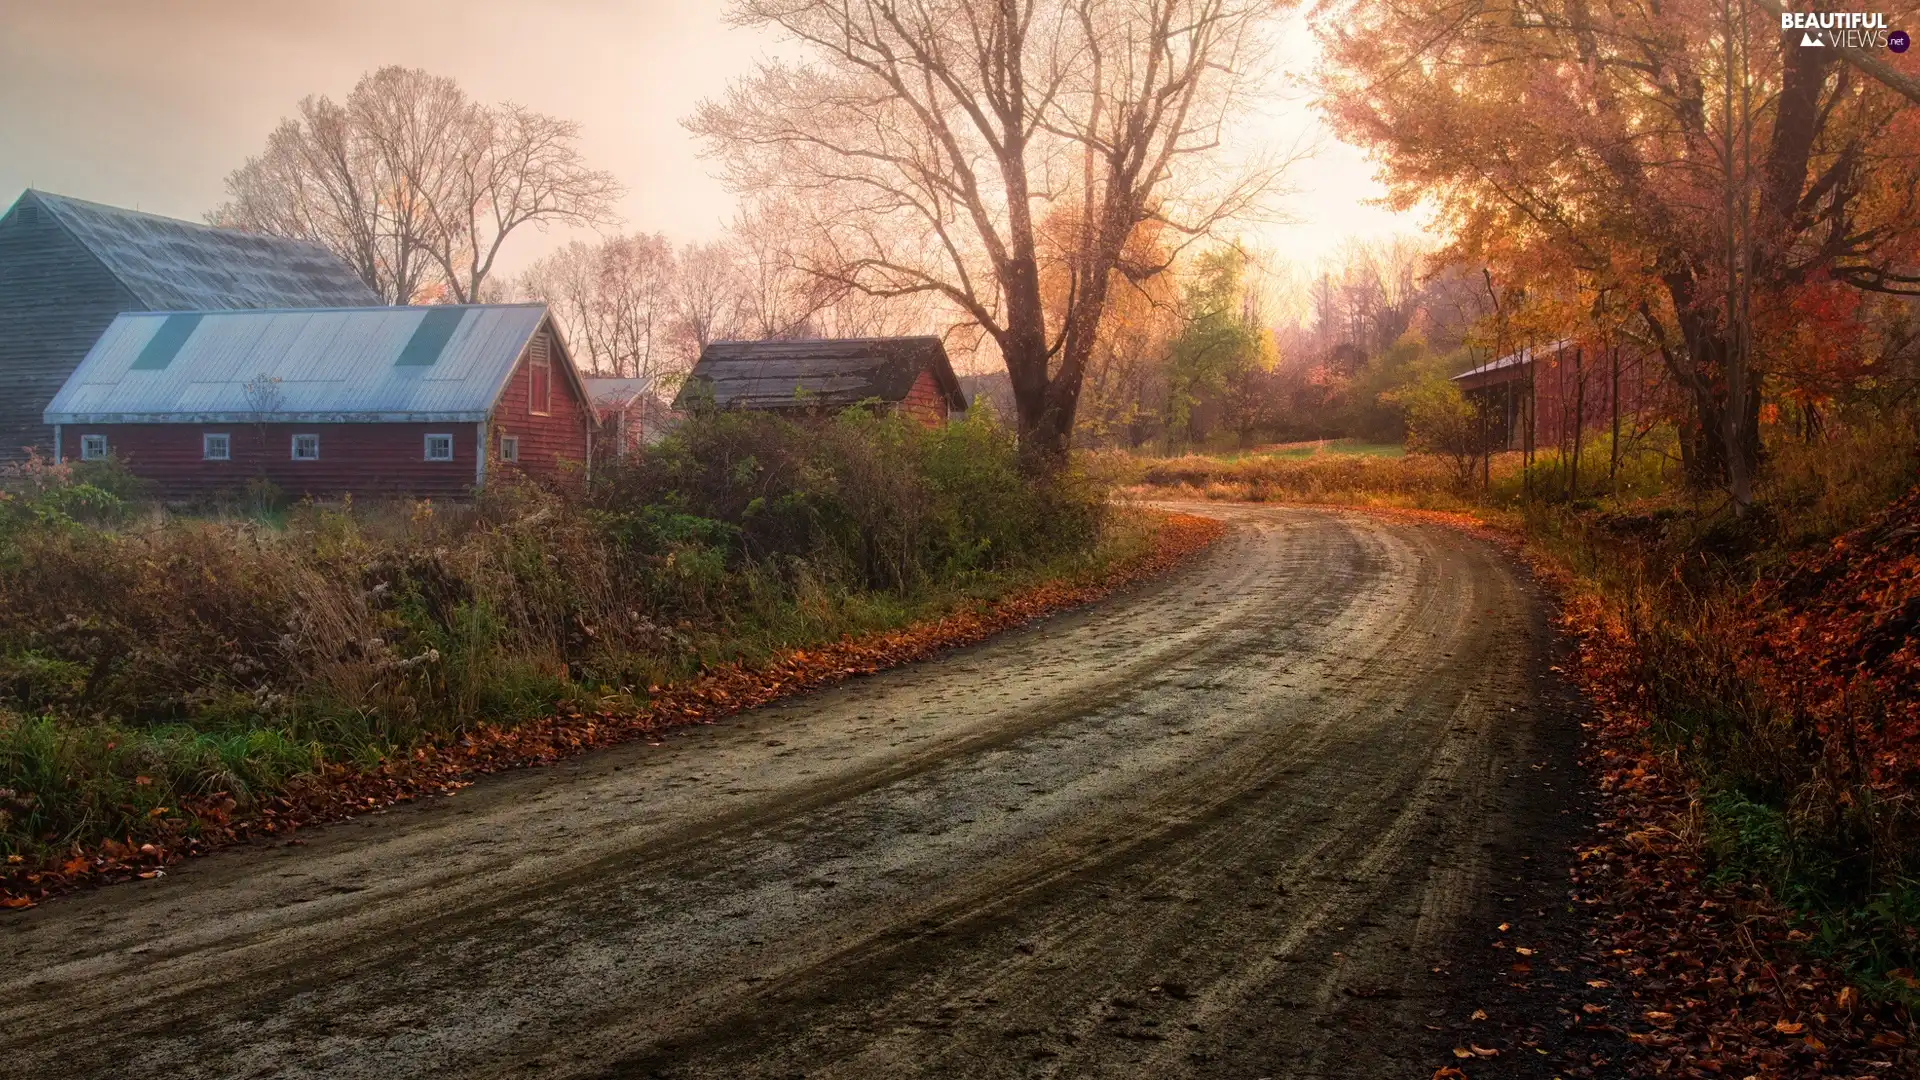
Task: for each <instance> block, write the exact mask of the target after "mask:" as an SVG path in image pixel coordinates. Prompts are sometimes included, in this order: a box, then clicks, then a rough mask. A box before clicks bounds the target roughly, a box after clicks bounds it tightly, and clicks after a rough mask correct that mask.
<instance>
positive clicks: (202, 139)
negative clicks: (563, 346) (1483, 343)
mask: <svg viewBox="0 0 1920 1080" xmlns="http://www.w3.org/2000/svg"><path fill="white" fill-rule="evenodd" d="M724 9H725V4H724V3H722V2H721V0H540V2H527V0H521V2H512V0H405V2H394V0H0V12H3V13H4V14H5V16H6V19H5V26H6V32H5V33H4V34H0V200H4V202H0V207H3V206H4V205H6V204H8V203H11V202H12V200H13V198H14V197H15V196H16V195H18V193H19V191H20V189H22V188H25V187H29V186H32V187H38V188H42V189H45V190H48V191H54V192H60V193H62V194H67V195H73V196H77V197H79V198H85V199H92V200H95V201H98V202H105V203H111V204H115V205H120V206H131V207H137V208H139V209H142V210H147V211H151V212H154V213H159V214H168V215H171V216H174V217H181V218H187V219H190V220H196V221H197V220H200V219H201V218H202V216H203V215H204V214H205V213H206V212H207V211H208V210H209V209H211V208H212V207H214V206H215V205H217V204H218V203H220V202H221V201H222V198H223V188H222V180H223V178H224V177H225V176H226V174H227V173H228V172H230V171H231V170H232V169H233V168H234V167H235V166H237V165H239V164H240V163H241V162H242V161H243V160H244V159H245V158H246V157H247V156H248V155H249V154H251V153H253V152H255V151H257V150H258V149H259V148H260V146H261V145H262V144H263V143H264V142H265V140H266V136H267V133H268V132H269V131H270V130H271V129H272V128H273V127H274V125H275V124H276V123H278V122H279V120H280V119H281V118H282V117H284V116H287V115H289V114H290V113H291V112H292V111H293V106H294V103H295V102H297V101H298V100H299V99H300V98H301V97H303V96H305V95H307V94H327V95H329V96H331V97H333V98H335V99H336V100H338V99H340V98H343V97H345V95H346V93H347V91H348V90H349V89H350V88H351V87H352V85H353V83H354V81H355V80H356V79H357V78H359V76H360V75H361V74H363V73H364V72H366V71H369V70H371V69H373V68H376V67H379V66H381V65H384V64H405V65H408V66H411V67H422V68H426V69H427V70H429V71H432V72H435V73H436V74H445V75H451V76H453V77H454V78H455V79H456V80H458V81H459V82H460V84H461V85H462V86H463V87H465V88H466V90H467V91H468V92H469V93H470V94H472V95H473V96H474V97H476V98H479V99H481V100H487V101H501V100H512V101H516V102H519V103H521V104H524V105H527V106H529V107H531V108H535V109H538V110H540V111H542V112H547V113H552V114H554V115H556V116H562V117H567V118H570V119H574V120H577V121H579V122H580V123H581V125H582V128H583V130H582V140H583V146H584V149H585V152H586V154H587V156H588V158H589V159H590V160H591V161H592V162H593V163H594V164H595V165H597V166H599V167H601V168H605V169H609V170H611V171H612V172H613V173H614V174H615V175H616V176H618V177H619V178H620V180H621V182H622V183H624V184H625V185H626V186H627V188H628V195H627V197H626V199H625V201H624V202H623V203H622V204H621V207H620V209H621V212H622V214H623V215H624V217H625V222H624V223H623V227H624V228H626V229H635V230H646V231H649V232H665V233H667V234H668V235H669V236H672V237H674V238H676V239H679V240H688V239H697V238H703V237H707V236H711V235H713V234H714V233H716V232H718V230H719V229H720V227H721V225H722V223H723V222H724V221H725V220H726V219H727V218H728V217H729V216H731V214H732V211H733V199H732V196H731V195H730V194H729V193H728V192H727V191H726V190H725V189H724V188H723V187H722V186H721V185H720V184H719V183H718V182H717V181H716V180H714V179H713V177H712V175H711V172H712V166H711V163H709V162H707V161H704V160H702V159H701V157H700V156H699V147H698V146H697V145H696V144H695V142H694V140H693V139H692V138H691V137H690V136H689V135H688V134H687V133H686V131H685V130H684V129H682V128H681V126H680V120H681V118H682V117H684V116H686V115H687V114H688V113H689V112H690V111H692V109H693V106H694V104H695V103H696V102H698V101H699V100H700V99H701V98H703V97H708V96H712V95H714V94H717V93H718V92H719V91H720V90H721V89H722V88H723V87H724V86H725V85H726V82H727V81H728V79H729V78H731V77H733V76H735V75H737V74H740V73H742V72H744V71H745V70H747V68H748V67H749V66H750V65H751V64H752V62H753V61H754V60H755V59H756V58H758V57H759V56H761V55H763V54H764V53H765V52H766V51H767V50H768V49H769V48H770V47H772V43H771V42H769V41H768V40H766V39H763V38H759V37H756V36H755V35H754V34H753V33H751V32H749V31H745V30H740V29H736V28H733V27H731V26H729V25H727V23H726V21H725V19H724V18H723V17H722V13H723V11H724ZM1283 37H1284V39H1285V41H1286V43H1287V44H1286V46H1285V48H1286V53H1287V57H1286V59H1287V63H1288V64H1289V65H1290V66H1292V67H1294V68H1295V69H1296V70H1299V69H1304V67H1305V65H1307V64H1309V63H1310V62H1311V46H1310V44H1309V42H1308V38H1307V35H1306V34H1305V33H1304V32H1303V31H1300V30H1299V29H1298V28H1294V30H1293V32H1288V33H1285V34H1284V35H1283ZM1270 112H1271V114H1270V115H1268V116H1266V117H1263V118H1261V121H1260V123H1259V125H1258V126H1259V127H1260V128H1261V129H1263V131H1264V132H1265V133H1266V135H1267V137H1268V138H1270V139H1271V140H1272V141H1274V142H1275V143H1282V144H1284V143H1290V142H1292V141H1293V140H1294V139H1295V138H1297V137H1300V136H1302V135H1306V136H1308V137H1311V136H1312V135H1313V133H1314V132H1315V130H1316V129H1317V124H1316V122H1315V120H1314V117H1313V114H1312V112H1311V110H1310V108H1309V107H1308V106H1307V104H1306V103H1305V101H1304V100H1300V99H1297V98H1289V99H1288V100H1286V101H1284V102H1281V103H1278V104H1276V106H1275V107H1274V108H1273V109H1272V110H1271V111H1270ZM1329 142H1330V140H1329ZM1370 174H1371V169H1370V168H1369V167H1368V166H1367V165H1366V163H1365V162H1364V161H1362V160H1361V157H1360V155H1359V154H1358V153H1357V152H1356V151H1354V150H1352V149H1351V148H1348V147H1345V146H1340V145H1338V144H1332V145H1330V146H1328V147H1327V148H1326V149H1325V150H1324V151H1323V152H1322V153H1321V155H1320V156H1319V157H1318V158H1317V159H1316V160H1314V161H1313V162H1311V163H1309V164H1307V165H1306V166H1303V167H1302V168H1301V169H1300V170H1299V171H1298V172H1297V173H1296V174H1295V175H1294V177H1293V182H1294V183H1295V185H1296V186H1298V187H1300V188H1301V189H1302V190H1301V191H1300V193H1299V194H1298V195H1297V196H1295V197H1293V198H1290V199H1288V200H1286V202H1285V203H1284V204H1283V205H1284V208H1285V209H1287V210H1288V211H1289V212H1291V213H1292V214H1294V215H1295V216H1297V217H1299V218H1301V219H1303V223H1302V224H1299V225H1293V226H1277V227H1276V226H1267V227H1262V228H1261V229H1260V230H1258V235H1257V240H1258V241H1259V242H1261V243H1263V244H1264V245H1266V246H1269V247H1272V248H1274V249H1276V250H1278V251H1279V252H1281V253H1282V254H1284V255H1286V256H1287V257H1289V258H1292V259H1293V260H1295V261H1297V262H1301V263H1311V262H1312V261H1313V260H1314V259H1315V258H1317V257H1318V256H1320V255H1321V254H1323V253H1325V252H1327V251H1329V250H1330V249H1332V248H1333V247H1335V246H1337V244H1338V242H1339V240H1340V238H1341V237H1343V236H1345V235H1348V234H1362V235H1379V234H1381V233H1384V232H1387V231H1391V230H1394V229H1396V228H1397V229H1400V230H1405V231H1412V230H1414V229H1416V228H1417V222H1412V221H1408V222H1396V221H1395V220H1394V219H1393V218H1392V217H1391V216H1390V215H1388V214H1386V213H1385V212H1384V211H1382V210H1379V209H1377V208H1374V207H1370V206H1366V205H1363V200H1364V199H1366V198H1367V197H1370V196H1372V195H1374V194H1377V190H1378V189H1377V188H1376V186H1375V185H1374V184H1373V183H1372V181H1371V179H1370ZM560 240H561V237H560V236H559V235H556V234H548V235H546V236H541V235H535V234H528V235H526V236H521V235H519V234H516V236H515V238H514V240H513V241H510V246H509V248H508V250H507V251H506V252H505V253H504V254H503V257H502V263H503V269H505V270H507V271H509V272H511V271H515V270H518V269H520V268H521V267H523V266H524V265H525V264H526V263H527V262H529V261H531V260H532V259H533V258H536V257H537V256H538V255H539V254H541V253H542V252H544V251H545V250H548V249H550V248H551V247H552V246H554V245H555V244H557V243H559V242H560Z"/></svg>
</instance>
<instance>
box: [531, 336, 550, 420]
mask: <svg viewBox="0 0 1920 1080" xmlns="http://www.w3.org/2000/svg"><path fill="white" fill-rule="evenodd" d="M527 411H528V412H530V413H532V414H534V415H535V416H545V415H547V414H548V413H550V412H552V411H553V356H552V353H551V351H550V349H549V348H548V345H547V334H546V331H544V330H543V331H541V332H540V333H537V334H535V335H533V340H532V341H530V342H528V343H527Z"/></svg>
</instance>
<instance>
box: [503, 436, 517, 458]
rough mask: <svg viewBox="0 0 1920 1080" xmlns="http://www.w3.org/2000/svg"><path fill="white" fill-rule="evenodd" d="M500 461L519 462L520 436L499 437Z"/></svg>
mask: <svg viewBox="0 0 1920 1080" xmlns="http://www.w3.org/2000/svg"><path fill="white" fill-rule="evenodd" d="M500 460H501V461H519V460H520V436H518V435H502V436H500Z"/></svg>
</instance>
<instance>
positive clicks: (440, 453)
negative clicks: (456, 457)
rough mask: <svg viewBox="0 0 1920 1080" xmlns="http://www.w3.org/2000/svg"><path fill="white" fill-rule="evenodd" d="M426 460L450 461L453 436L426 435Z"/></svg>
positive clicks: (451, 458)
mask: <svg viewBox="0 0 1920 1080" xmlns="http://www.w3.org/2000/svg"><path fill="white" fill-rule="evenodd" d="M427 460H428V461H452V460H453V436H451V435H429V436H427Z"/></svg>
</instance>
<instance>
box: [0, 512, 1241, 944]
mask: <svg viewBox="0 0 1920 1080" xmlns="http://www.w3.org/2000/svg"><path fill="white" fill-rule="evenodd" d="M1225 528H1226V527H1225V526H1224V525H1223V524H1222V523H1220V522H1218V521H1215V520H1213V519H1211V518H1202V517H1194V516H1192V515H1189V514H1166V515H1164V521H1163V522H1162V524H1161V527H1160V528H1159V529H1158V530H1157V532H1156V534H1155V542H1154V546H1153V547H1152V548H1151V549H1150V550H1148V551H1147V552H1145V553H1143V554H1142V555H1140V556H1139V557H1137V558H1134V559H1131V560H1129V561H1127V562H1125V563H1123V564H1122V565H1120V566H1119V567H1117V568H1115V569H1114V571H1113V572H1112V573H1110V574H1108V575H1107V576H1106V577H1105V578H1104V579H1102V580H1100V581H1096V582H1088V583H1082V584H1069V583H1065V582H1057V581H1056V582H1047V583H1043V584H1040V585H1036V586H1034V587H1032V588H1030V589H1025V590H1022V591H1021V592H1018V593H1016V594H1014V595H1012V596H1010V597H1007V598H1005V599H1002V600H999V601H990V602H988V603H986V604H984V605H982V606H980V607H978V608H974V609H970V610H965V611H958V612H955V613H954V614H951V615H948V616H946V617H944V618H940V619H935V620H932V621H929V622H923V623H916V624H914V625H912V626H908V627H906V628H904V629H900V630H892V631H887V632H884V633H878V634H869V635H865V636H863V637H858V638H845V639H842V640H840V641H837V642H833V643H831V644H828V645H822V646H819V647H816V648H811V649H793V650H790V651H788V652H785V653H783V654H781V655H779V656H777V657H775V658H774V659H773V660H772V661H771V662H770V663H768V664H766V665H765V666H761V667H752V668H749V667H743V666H741V665H738V664H728V665H724V666H721V667H716V668H710V669H708V670H706V671H704V672H702V673H701V674H700V676H699V677H698V678H696V679H694V680H693V681H692V682H690V683H688V684H686V685H681V686H668V687H654V688H651V689H652V691H653V692H652V696H651V697H650V698H649V699H648V700H647V701H646V702H645V703H644V704H643V705H641V706H640V708H638V709H637V710H636V711H633V712H630V713H613V712H602V711H591V710H588V709H584V708H582V707H579V706H571V705H564V704H563V705H562V707H561V708H560V710H559V711H558V712H556V713H555V714H554V715H552V716H549V717H547V718H546V719H544V720H539V721H536V722H533V723H529V724H522V725H519V726H517V727H511V728H503V727H493V726H488V725H481V726H479V727H476V728H474V729H472V730H470V731H468V732H467V733H466V734H465V735H463V736H462V737H460V738H459V739H458V740H457V741H454V742H451V743H448V744H445V745H438V746H431V747H423V748H421V749H419V750H416V751H415V752H414V754H413V756H412V757H411V758H409V759H404V760H399V761H388V762H385V763H383V764H381V765H380V766H379V767H378V768H375V769H371V770H362V769H358V768H354V767H352V766H347V765H333V766H329V767H328V768H327V769H326V770H325V771H324V772H322V773H320V774H319V775H316V776H313V777H310V778H307V779H306V780H304V781H302V782H301V783H299V785H298V786H297V787H295V788H293V789H291V790H289V791H287V792H284V793H282V794H278V795H275V796H272V797H269V798H265V799H262V800H260V801H259V802H257V803H255V804H254V805H253V806H250V807H248V808H246V809H245V810H244V811H243V810H241V809H240V808H239V807H238V806H237V805H236V804H235V802H234V800H233V799H231V798H229V797H228V796H227V795H225V794H224V793H221V794H216V795H213V796H210V797H206V798H199V799H191V800H183V802H182V805H181V806H179V807H178V808H176V809H177V810H178V811H179V813H177V814H173V815H170V816H169V817H168V818H167V823H168V825H169V826H171V831H163V832H162V833H161V835H160V836H159V837H157V838H156V839H155V840H153V841H151V842H147V843H142V844H140V845H138V846H135V845H133V844H131V843H125V844H123V843H119V842H116V841H112V840H109V841H107V842H105V843H103V844H101V845H100V846H99V847H97V848H94V849H92V850H81V849H80V848H78V847H77V846H76V848H75V849H74V850H73V851H71V852H69V853H68V854H67V855H66V856H65V857H64V858H62V859H57V860H54V861H52V862H49V863H47V864H45V865H35V866H29V865H27V864H25V863H24V861H12V860H10V865H7V866H4V867H0V907H5V908H27V907H32V906H33V905H34V904H36V903H38V902H39V901H41V900H44V899H46V898H47V897H49V896H54V895H57V894H60V893H64V892H70V891H72V890H74V889H77V888H81V887H84V886H88V885H96V884H104V883H106V882H112V881H124V880H127V879H129V878H135V877H140V878H153V877H159V876H161V875H163V874H165V873H166V870H165V867H167V866H169V865H172V864H174V863H177V862H179V861H180V860H182V859H185V858H188V857H190V856H194V855H200V854H204V853H206V852H209V851H212V850H214V849H217V848H222V847H229V846H232V845H234V844H238V843H242V842H244V841H247V840H252V839H257V838H261V837H269V836H281V835H284V834H286V833H289V832H292V831H294V830H295V829H298V828H300V827H302V826H307V825H318V824H323V823H326V822H333V821H345V820H347V819H348V818H351V817H353V816H354V815H356V814H363V813H366V812H368V811H370V810H377V809H379V808H381V807H384V806H390V805H393V804H394V803H400V802H408V801H411V800H413V799H416V798H420V797H422V796H426V795H440V794H447V793H450V792H453V791H457V790H459V789H460V788H463V787H466V786H468V785H469V784H471V783H472V780H471V778H472V777H474V776H476V775H480V774H484V773H492V772H500V771H502V770H505V769H514V768H520V767H523V766H527V765H542V764H547V763H549V762H553V761H557V760H559V759H561V758H564V757H570V756H572V755H574V754H578V753H582V752H584V751H586V750H589V749H592V748H594V747H601V746H611V745H613V744H615V743H622V742H628V741H631V740H633V739H637V738H648V739H652V738H655V737H657V736H659V735H661V734H662V733H664V732H666V731H667V730H669V729H671V728H676V727H683V726H686V725H689V724H710V723H712V722H713V721H714V720H716V719H718V718H720V717H724V716H729V715H732V714H733V713H737V712H740V711H742V710H744V709H751V708H753V707H755V706H757V705H764V704H767V703H768V702H771V701H776V700H779V699H780V698H784V697H790V696H792V695H794V694H799V693H804V692H806V691H808V690H813V689H816V688H818V687H822V686H826V685H829V684H831V683H836V682H839V681H841V680H843V679H847V678H850V677H852V676H855V675H870V674H873V673H874V672H878V671H881V670H884V669H886V668H889V667H895V666H898V665H900V664H907V663H912V662H913V661H916V660H924V659H926V658H928V657H930V656H933V655H935V654H936V653H940V652H943V651H945V650H947V649H953V648H958V647H960V646H963V645H972V644H974V643H976V642H979V641H983V640H985V639H986V638H988V637H991V636H993V635H994V634H997V633H1000V632H1001V631H1003V630H1010V629H1012V628H1014V627H1017V626H1022V625H1024V624H1026V623H1030V622H1033V621H1034V620H1036V619H1041V618H1045V617H1046V616H1049V615H1053V614H1056V613H1058V612H1061V611H1064V610H1066V609H1068V608H1072V607H1077V606H1079V605H1081V604H1086V603H1090V602H1092V601H1094V600H1098V599H1100V598H1101V597H1104V596H1106V595H1108V594H1110V593H1112V592H1114V591H1115V590H1117V589H1120V588H1122V587H1124V586H1127V585H1130V584H1133V583H1135V582H1138V581H1142V580H1145V579H1147V578H1150V577H1153V576H1155V575H1157V574H1161V573H1164V572H1166V571H1167V570H1170V569H1172V568H1173V567H1174V566H1176V565H1178V564H1179V563H1181V562H1182V561H1184V560H1185V559H1187V558H1189V557H1190V556H1192V555H1195V554H1197V553H1198V552H1200V551H1201V550H1203V549H1204V548H1206V547H1207V546H1208V545H1210V544H1212V543H1213V542H1214V541H1215V540H1217V539H1219V537H1220V535H1221V533H1223V532H1224V531H1225ZM18 858H19V857H18V856H15V857H13V859H14V860H18Z"/></svg>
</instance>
